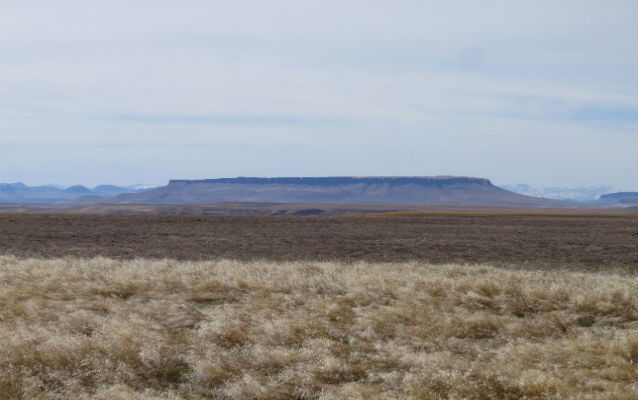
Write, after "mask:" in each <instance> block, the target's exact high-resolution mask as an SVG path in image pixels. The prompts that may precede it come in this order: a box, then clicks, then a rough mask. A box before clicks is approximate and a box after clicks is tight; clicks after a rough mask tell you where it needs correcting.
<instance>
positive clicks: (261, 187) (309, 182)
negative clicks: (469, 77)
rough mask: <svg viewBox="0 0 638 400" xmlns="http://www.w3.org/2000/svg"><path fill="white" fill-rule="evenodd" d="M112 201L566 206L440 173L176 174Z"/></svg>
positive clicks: (117, 202) (144, 202)
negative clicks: (183, 177)
mask: <svg viewBox="0 0 638 400" xmlns="http://www.w3.org/2000/svg"><path fill="white" fill-rule="evenodd" d="M101 202H102V203H111V204H207V203H219V202H263V203H298V202H303V203H362V204H439V205H501V206H538V207H564V206H568V205H569V203H565V202H560V201H554V200H547V199H538V198H534V197H528V196H523V195H519V194H516V193H513V192H509V191H507V190H504V189H501V188H499V187H497V186H494V185H492V183H491V182H490V181H489V180H487V179H482V178H471V177H456V176H434V177H404V176H398V177H282V178H251V177H240V178H221V179H204V180H172V181H170V183H169V184H168V185H167V186H163V187H159V188H156V189H152V190H148V191H146V192H143V193H135V194H122V195H119V196H115V197H111V198H107V199H104V200H103V201H101Z"/></svg>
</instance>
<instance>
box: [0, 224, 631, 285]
mask: <svg viewBox="0 0 638 400" xmlns="http://www.w3.org/2000/svg"><path fill="white" fill-rule="evenodd" d="M0 254H12V255H16V256H18V257H46V258H51V257H61V256H81V257H87V256H88V257H91V256H97V255H101V256H107V257H115V258H124V259H126V258H135V257H151V258H176V259H193V260H197V259H210V258H235V259H242V260H247V259H271V260H300V259H312V260H345V261H357V260H365V261H407V260H422V261H427V262H432V263H472V264H473V263H490V264H495V265H500V266H509V267H514V268H518V267H525V268H543V269H545V268H550V269H551V268H569V269H579V270H591V271H595V270H618V271H627V272H628V271H631V272H635V271H636V270H638V218H637V217H635V216H634V217H632V216H604V215H600V216H595V215H581V216H548V215H478V214H477V215H470V214H464V215H444V214H441V215H427V216H418V217H369V216H368V217H355V216H340V217H332V216H331V217H326V216H323V217H322V216H278V217H272V216H270V217H263V216H231V217H226V216H224V217H220V216H194V215H186V216H179V215H65V214H0Z"/></svg>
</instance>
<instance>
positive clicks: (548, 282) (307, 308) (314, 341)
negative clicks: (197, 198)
mask: <svg viewBox="0 0 638 400" xmlns="http://www.w3.org/2000/svg"><path fill="white" fill-rule="evenodd" d="M637 222H638V218H637V217H636V215H631V214H629V215H628V214H625V215H622V214H610V213H608V214H605V215H595V214H591V213H590V214H574V213H572V214H567V215H566V214H547V213H498V212H468V211H458V210H457V211H454V212H430V213H422V212H421V213H399V214H391V215H388V214H378V215H367V216H320V217H316V216H267V217H266V216H202V215H199V216H198V215H87V214H0V398H2V399H10V400H14V399H15V400H18V399H42V400H45V399H46V400H49V399H55V400H60V399H109V400H110V399H122V400H158V399H184V400H186V399H190V400H194V399H198V400H199V399H237V400H239V399H324V400H327V399H415V400H416V399H477V400H482V399H511V400H514V399H518V400H522V399H635V398H636V396H637V395H638V384H637V383H636V382H638V380H637V379H636V378H637V377H638V374H637V369H636V368H637V365H638V334H637V330H638V307H637V303H636V291H637V290H638V283H637V282H638V281H637V279H636V277H637V275H638V271H637V265H638V259H637V257H638V244H637V236H638V233H637V229H638V225H637Z"/></svg>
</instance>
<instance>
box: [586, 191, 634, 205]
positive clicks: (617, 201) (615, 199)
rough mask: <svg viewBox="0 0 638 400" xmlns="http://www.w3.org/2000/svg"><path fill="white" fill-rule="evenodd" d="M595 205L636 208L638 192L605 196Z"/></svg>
mask: <svg viewBox="0 0 638 400" xmlns="http://www.w3.org/2000/svg"><path fill="white" fill-rule="evenodd" d="M594 204H596V205H597V206H601V207H632V206H633V207H636V206H638V192H618V193H609V194H604V195H602V196H600V198H599V199H598V200H597V201H595V202H594Z"/></svg>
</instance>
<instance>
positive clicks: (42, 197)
mask: <svg viewBox="0 0 638 400" xmlns="http://www.w3.org/2000/svg"><path fill="white" fill-rule="evenodd" d="M142 190H143V189H140V188H139V187H137V186H129V187H121V186H114V185H100V186H96V187H95V188H93V189H89V188H87V187H85V186H82V185H75V186H70V187H68V188H64V187H60V186H55V185H42V186H27V185H25V184H23V183H21V182H17V183H0V203H42V204H50V203H61V202H66V201H69V200H73V199H77V198H78V197H82V196H115V195H118V194H121V193H137V192H140V191H142Z"/></svg>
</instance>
